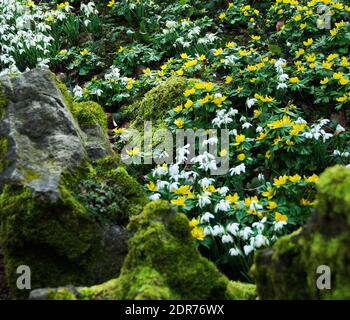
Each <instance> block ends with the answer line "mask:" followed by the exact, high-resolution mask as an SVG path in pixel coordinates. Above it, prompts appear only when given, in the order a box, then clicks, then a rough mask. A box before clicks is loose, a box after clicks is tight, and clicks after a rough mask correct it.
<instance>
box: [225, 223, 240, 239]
mask: <svg viewBox="0 0 350 320" xmlns="http://www.w3.org/2000/svg"><path fill="white" fill-rule="evenodd" d="M226 230H227V231H228V232H229V233H231V234H232V235H234V236H237V235H238V232H239V223H236V222H234V223H230V224H228V225H227V226H226Z"/></svg>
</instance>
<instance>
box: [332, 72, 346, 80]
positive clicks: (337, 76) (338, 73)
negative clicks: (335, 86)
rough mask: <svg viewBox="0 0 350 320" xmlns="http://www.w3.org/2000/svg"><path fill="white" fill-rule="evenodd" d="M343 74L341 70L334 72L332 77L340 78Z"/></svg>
mask: <svg viewBox="0 0 350 320" xmlns="http://www.w3.org/2000/svg"><path fill="white" fill-rule="evenodd" d="M343 76H344V73H343V72H335V73H334V74H333V79H335V80H340V79H341V78H342V77H343Z"/></svg>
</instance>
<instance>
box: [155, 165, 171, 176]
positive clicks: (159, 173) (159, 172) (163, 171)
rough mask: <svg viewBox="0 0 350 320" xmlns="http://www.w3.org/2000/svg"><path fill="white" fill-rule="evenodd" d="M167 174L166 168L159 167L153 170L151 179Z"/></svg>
mask: <svg viewBox="0 0 350 320" xmlns="http://www.w3.org/2000/svg"><path fill="white" fill-rule="evenodd" d="M167 173H168V170H167V168H166V167H163V166H159V167H158V168H155V169H154V170H153V173H152V175H153V177H156V176H164V175H166V174H167Z"/></svg>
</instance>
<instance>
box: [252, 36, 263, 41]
mask: <svg viewBox="0 0 350 320" xmlns="http://www.w3.org/2000/svg"><path fill="white" fill-rule="evenodd" d="M251 38H252V39H253V40H254V41H259V40H260V39H261V37H260V36H251Z"/></svg>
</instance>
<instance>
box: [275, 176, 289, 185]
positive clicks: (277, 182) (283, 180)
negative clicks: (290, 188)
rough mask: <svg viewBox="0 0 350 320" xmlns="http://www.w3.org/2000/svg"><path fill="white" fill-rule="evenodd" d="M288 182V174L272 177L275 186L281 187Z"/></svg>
mask: <svg viewBox="0 0 350 320" xmlns="http://www.w3.org/2000/svg"><path fill="white" fill-rule="evenodd" d="M287 182H288V176H280V177H278V178H275V179H273V185H274V186H276V187H282V186H284V185H285V184H286V183H287Z"/></svg>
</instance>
